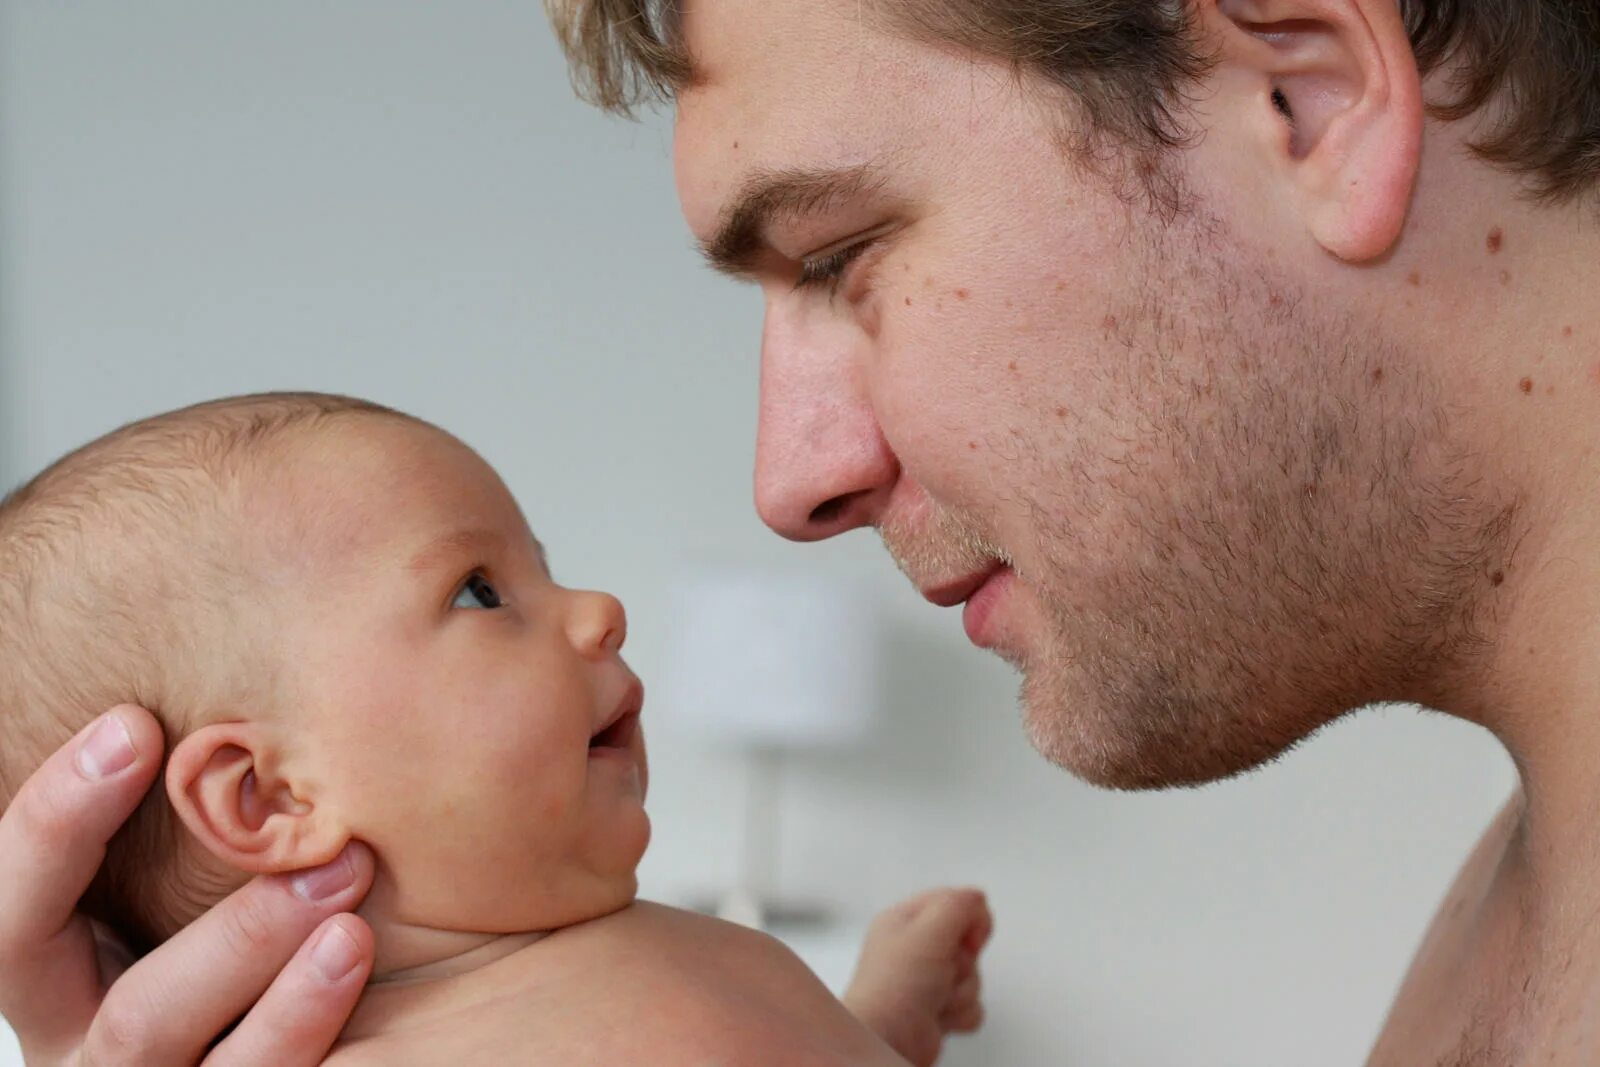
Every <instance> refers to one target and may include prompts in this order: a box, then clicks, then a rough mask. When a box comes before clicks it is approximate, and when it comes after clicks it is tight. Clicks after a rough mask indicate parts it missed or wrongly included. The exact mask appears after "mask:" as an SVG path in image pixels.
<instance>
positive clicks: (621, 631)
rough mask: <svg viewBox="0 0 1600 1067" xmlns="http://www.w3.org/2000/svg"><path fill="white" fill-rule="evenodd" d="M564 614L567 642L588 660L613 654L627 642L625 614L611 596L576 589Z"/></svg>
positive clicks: (626, 617)
mask: <svg viewBox="0 0 1600 1067" xmlns="http://www.w3.org/2000/svg"><path fill="white" fill-rule="evenodd" d="M571 597H572V602H571V606H570V609H569V610H568V612H567V640H569V641H571V642H572V647H573V648H575V649H577V650H578V653H579V655H582V656H586V657H588V658H591V659H599V658H601V657H603V656H609V655H615V654H616V653H617V652H620V651H621V650H622V645H623V643H624V642H625V641H627V640H628V614H627V612H626V611H624V610H623V608H622V601H620V600H618V599H617V598H616V597H614V596H612V595H611V594H610V593H593V592H589V591H587V590H575V591H573V592H572V593H571Z"/></svg>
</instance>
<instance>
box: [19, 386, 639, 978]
mask: <svg viewBox="0 0 1600 1067" xmlns="http://www.w3.org/2000/svg"><path fill="white" fill-rule="evenodd" d="M625 628H626V622H625V620H624V616H623V613H622V608H621V605H620V604H618V603H617V602H616V600H614V599H613V598H611V597H609V596H605V595H603V594H598V593H586V592H575V591H572V590H568V589H564V588H562V587H561V586H558V585H557V584H555V582H554V581H553V580H552V579H551V577H550V574H549V571H548V569H547V567H546V564H545V560H544V554H543V550H542V549H541V548H540V546H539V544H538V542H537V541H536V540H535V539H534V537H533V534H532V533H531V532H530V531H529V529H528V526H527V523H526V521H525V520H524V518H523V517H522V514H521V512H520V511H519V510H518V508H517V505H516V503H515V501H513V500H512V498H511V495H510V493H509V492H508V491H507V490H506V488H505V486H504V485H503V484H502V483H501V481H500V479H499V478H498V477H497V476H496V475H495V473H494V471H493V470H491V469H490V468H489V466H488V465H487V464H486V463H484V461H483V460H482V459H481V458H479V457H478V456H477V455H476V454H475V453H474V452H472V451H471V450H470V449H468V448H467V447H466V446H465V445H463V444H461V443H460V442H459V441H457V440H456V439H455V438H453V437H451V436H449V435H448V434H446V433H444V432H443V431H441V430H438V429H436V428H434V427H432V426H430V425H428V424H426V423H424V422H421V421H420V420H417V419H414V418H411V417H409V416H406V415H402V414H399V413H397V412H394V411H390V410H388V409H386V408H381V407H378V406H376V405H373V404H368V403H365V402H363V401H358V400H350V399H347V398H343V397H331V396H322V395H313V394H272V395H263V396H256V397H243V398H239V399H234V400H224V401H217V402H214V403H209V404H203V405H199V406H197V407H192V408H187V409H185V410H182V411H178V412H173V413H171V414H168V415H162V416H158V417H156V418H153V419H148V420H145V421H143V422H140V423H136V424H134V425H132V426H128V427H124V428H123V429H121V430H118V431H116V432H115V433H112V434H110V435H108V436H106V437H104V438H101V439H100V440H98V441H96V442H94V443H93V444H90V445H88V446H86V447H85V448H83V449H80V450H79V451H77V452H75V453H73V454H72V455H69V456H67V457H66V458H65V459H63V460H61V461H60V462H58V463H57V464H55V465H54V466H52V467H51V468H50V469H49V470H47V471H45V472H44V473H43V474H41V475H39V476H38V477H37V478H35V479H34V480H33V481H32V482H30V483H29V484H28V485H26V486H24V487H23V488H22V489H20V490H18V491H17V492H16V493H13V494H12V495H11V496H10V497H8V498H6V500H5V501H4V502H3V503H0V807H3V805H4V804H5V803H7V802H9V800H10V798H11V796H12V795H13V794H14V793H15V791H16V789H17V787H18V786H19V785H20V784H21V782H22V781H23V780H24V779H25V778H26V777H27V776H28V775H29V774H30V773H31V772H32V771H33V770H34V769H35V768H37V767H38V766H39V764H40V763H42V762H43V760H44V759H45V757H46V756H48V755H49V753H50V752H52V751H53V750H54V749H55V748H56V747H58V746H59V745H60V744H62V743H63V742H64V741H66V739H67V738H69V737H71V736H72V734H73V733H75V732H76V731H77V730H78V729H80V728H81V727H82V726H84V725H85V724H86V723H88V722H89V721H90V720H91V719H93V718H94V717H95V716H96V715H98V714H100V713H101V712H103V711H104V710H105V709H107V708H109V707H111V706H113V705H116V704H119V703H124V702H133V703H138V704H142V705H143V706H145V707H147V708H149V709H151V710H152V711H154V712H155V713H156V714H157V716H158V717H159V718H160V719H161V721H162V724H163V726H164V728H165V730H166V734H167V744H168V749H167V751H168V760H167V767H166V774H165V789H164V790H163V789H161V788H160V787H159V786H158V787H157V788H156V789H153V790H152V791H151V795H150V797H149V798H147V800H146V801H145V803H144V804H143V806H142V807H141V808H140V810H139V812H138V813H137V815H136V816H135V817H134V819H133V820H132V821H131V822H130V823H129V825H128V826H127V827H126V828H125V829H124V830H123V831H122V833H121V834H119V835H118V837H117V838H116V839H115V840H114V841H113V842H112V845H111V848H110V850H109V851H108V853H107V856H106V862H105V864H104V866H103V868H102V870H101V872H100V875H99V877H98V878H97V880H96V883H95V886H94V888H93V890H92V891H91V893H90V895H89V897H88V898H86V900H85V907H86V908H87V909H88V910H90V911H91V913H92V914H96V915H97V916H98V917H100V918H103V919H105V920H107V921H109V922H110V923H111V924H112V925H113V926H114V927H115V928H116V929H118V930H119V931H121V932H123V933H124V935H125V936H127V937H128V938H129V939H130V940H132V941H134V942H135V943H136V944H138V945H140V946H141V947H143V946H146V945H150V944H154V943H158V942H159V941H161V940H163V939H165V938H166V937H168V936H170V935H171V934H172V933H174V932H176V931H177V930H178V929H180V928H181V927H182V926H184V925H185V924H186V923H188V922H189V921H191V920H192V919H194V918H195V917H197V916H198V915H199V914H200V913H201V912H203V911H204V910H205V909H206V908H208V907H209V906H210V905H212V904H214V903H216V902H217V901H218V900H220V899H221V898H222V897H223V896H224V895H226V894H227V893H228V892H229V891H231V890H232V889H233V888H235V887H237V886H238V885H241V884H243V882H244V881H246V880H247V879H248V878H249V877H250V876H251V875H253V874H256V873H263V872H276V871H288V870H294V869H298V868H302V867H308V866H313V865H316V864H320V863H324V862H327V861H328V860H331V859H332V858H334V857H335V856H336V855H337V854H338V853H339V851H340V850H341V849H342V848H343V846H344V845H345V843H346V842H347V841H349V840H350V839H351V838H359V839H360V840H362V841H365V842H366V843H367V844H369V845H371V846H372V848H373V850H374V852H375V853H376V855H377V859H378V881H377V882H376V883H375V886H374V890H373V895H372V897H371V898H369V902H370V903H371V905H372V906H374V907H376V908H379V909H381V910H382V912H383V913H384V915H385V916H386V917H387V918H389V919H392V920H394V921H397V922H401V923H406V924H410V925H417V926H426V927H434V928H444V929H451V930H469V931H474V932H483V933H504V932H512V931H520V930H540V929H550V928H554V927H557V926H564V925H567V924H570V923H573V922H578V921H581V920H584V919H588V918H593V917H595V916H597V915H603V914H606V913H607V912H610V911H613V910H615V909H616V908H619V907H621V906H622V905H624V904H626V903H627V902H628V901H629V900H631V899H632V897H633V895H634V892H635V890H636V888H637V883H636V881H635V875H634V871H635V867H636V866H637V864H638V861H639V858H640V857H641V855H642V854H643V852H644V848H645V844H646V842H647V841H648V838H649V821H648V819H647V818H646V816H645V814H644V808H643V792H644V786H645V776H646V771H645V758H644V743H643V738H642V736H641V735H640V733H639V731H638V724H637V712H638V710H639V707H640V700H641V697H640V690H639V687H638V683H637V681H636V680H635V679H634V677H633V675H632V674H631V673H630V672H629V671H628V669H627V667H626V666H625V665H624V664H623V662H622V660H621V658H620V655H619V650H620V648H621V645H622V642H623V638H624V636H625Z"/></svg>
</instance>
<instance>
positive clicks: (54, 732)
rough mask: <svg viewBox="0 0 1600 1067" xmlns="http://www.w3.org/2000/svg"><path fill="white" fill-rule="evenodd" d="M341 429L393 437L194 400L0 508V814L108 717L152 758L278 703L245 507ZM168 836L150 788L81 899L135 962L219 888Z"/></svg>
mask: <svg viewBox="0 0 1600 1067" xmlns="http://www.w3.org/2000/svg"><path fill="white" fill-rule="evenodd" d="M357 416H368V417H370V416H381V417H387V418H399V419H407V420H408V421H410V420H409V416H404V415H401V414H400V413H398V412H395V411H392V410H390V409H388V408H385V407H381V406H379V405H377V404H373V403H369V402H368V401H364V400H356V399H352V398H350V397H343V396H332V395H326V394H320V393H262V394H257V395H254V396H243V397H235V398H230V399H226V400H217V401H211V402H209V403H204V404H198V405H195V406H193V407H187V408H183V409H182V410H179V411H174V412H170V413H167V414H164V415H157V416H155V417H153V418H149V419H144V420H142V421H139V422H135V423H132V424H130V425H127V426H124V427H122V428H121V429H118V430H116V431H114V432H112V433H110V434H107V435H106V436H104V437H102V438H100V439H98V440H96V441H94V442H92V443H91V444H88V445H85V446H84V447H82V448H80V449H78V450H77V451H75V452H73V453H71V454H70V455H67V456H66V457H64V458H63V459H61V460H59V461H57V462H56V463H54V464H52V465H51V466H50V467H49V468H48V469H46V470H45V471H44V472H43V473H41V474H39V475H38V476H37V477H35V478H34V479H33V480H32V481H30V482H28V483H27V484H25V485H24V486H22V487H21V488H20V489H17V490H16V491H15V492H13V493H11V494H9V495H8V496H6V497H5V498H4V500H0V811H3V810H4V809H5V807H6V806H7V805H9V804H10V802H11V799H12V798H13V797H14V796H15V795H16V791H17V789H18V788H19V787H20V786H21V784H22V782H23V781H24V780H26V778H27V777H28V776H29V775H30V774H32V773H33V771H34V770H36V769H37V768H38V767H39V765H40V764H41V763H43V762H44V760H45V759H46V758H47V757H48V756H49V755H50V754H51V753H52V752H53V751H55V750H56V749H57V748H59V747H60V746H61V745H62V744H64V743H65V742H66V741H67V740H68V739H69V738H71V737H72V736H73V735H74V734H76V733H77V732H78V731H79V730H81V729H82V728H83V727H84V726H86V725H87V724H88V723H89V722H91V721H92V720H93V719H94V718H95V717H96V716H98V715H100V714H102V713H103V712H105V711H107V710H108V709H110V708H112V707H114V706H116V705H118V704H122V703H136V704H140V705H142V706H144V707H146V708H149V709H150V710H151V711H152V712H154V713H155V714H156V716H157V717H158V718H159V719H160V720H161V724H162V728H163V730H164V732H165V734H166V743H167V751H168V752H170V751H171V749H172V746H173V745H174V744H175V743H176V742H177V741H178V740H180V739H181V738H182V737H183V736H184V735H185V734H186V733H187V732H189V731H190V730H192V729H194V728H196V727H198V726H201V725H204V723H205V721H206V720H207V717H208V716H210V715H219V716H220V715H224V714H225V715H227V716H228V717H239V718H247V717H249V716H250V715H251V714H252V713H253V712H262V711H265V710H268V709H270V708H271V707H273V706H275V705H276V704H277V703H278V702H279V701H280V700H282V699H284V695H283V692H282V686H283V682H284V679H283V665H282V664H281V663H279V662H276V657H274V656H273V654H272V651H271V650H272V648H273V645H274V640H273V637H274V630H275V628H276V626H277V624H278V623H279V622H281V620H280V619H278V618H277V617H276V615H275V611H276V609H275V607H274V602H273V598H272V597H270V596H269V595H267V594H268V592H269V590H268V588H267V587H268V585H269V584H270V583H268V582H266V581H263V580H262V576H261V575H259V574H252V573H250V570H251V568H250V567H249V566H248V565H247V563H246V560H247V558H249V557H250V555H251V553H250V552H248V551H247V550H246V546H247V545H249V544H251V543H252V542H251V536H252V533H253V527H254V526H255V525H257V524H258V523H260V521H261V519H262V516H261V515H260V514H259V513H257V514H254V515H253V514H252V500H253V494H254V493H255V492H256V490H257V489H259V487H260V485H261V484H262V483H263V481H264V479H265V478H266V477H267V476H269V475H270V473H271V470H272V460H273V458H274V456H275V455H277V454H278V450H277V446H280V445H282V444H284V443H286V442H287V439H288V438H290V437H291V436H297V435H299V434H300V433H302V432H306V431H309V430H312V429H314V428H316V427H317V426H319V425H323V424H327V423H330V422H333V421H336V420H341V419H348V418H351V417H357ZM180 829H181V828H180V827H179V826H178V825H177V824H176V818H175V816H174V814H173V812H172V809H171V807H170V805H169V804H168V802H167V798H166V789H165V787H164V785H163V784H162V783H161V781H160V780H158V781H157V783H156V785H155V786H154V787H153V788H152V789H151V790H150V794H149V796H147V797H146V798H145V800H144V802H143V803H142V804H141V805H140V807H139V809H138V811H137V812H135V814H134V816H133V818H132V819H130V820H129V822H128V824H127V825H126V826H124V827H123V829H122V830H121V831H120V832H119V833H118V834H117V835H116V837H115V838H113V839H112V841H111V843H110V846H109V848H108V849H107V852H106V858H105V862H104V863H103V864H102V866H101V869H100V872H99V874H98V875H97V876H96V878H95V881H94V884H93V886H92V888H91V889H90V891H89V893H88V895H87V896H86V897H85V898H84V901H83V904H82V907H83V909H84V910H85V911H86V912H88V913H89V914H90V915H91V916H93V917H94V918H97V919H100V920H102V921H104V922H106V923H108V924H110V925H111V927H112V928H113V929H114V930H116V931H117V932H118V933H119V934H120V935H121V936H122V937H123V938H124V939H125V940H126V941H128V942H129V944H130V945H131V946H132V947H133V948H134V949H135V950H136V951H142V950H146V949H148V948H150V947H153V946H154V945H156V944H159V943H160V942H161V941H163V940H165V939H166V938H167V937H170V936H171V935H172V934H173V933H175V932H176V931H177V930H178V929H180V928H182V927H183V926H184V925H185V924H186V923H187V922H188V921H190V920H192V919H193V918H194V917H196V916H198V915H199V914H200V913H201V912H203V911H204V910H205V909H206V907H208V906H209V905H210V904H211V903H214V902H215V900H216V899H219V898H220V896H221V895H223V893H225V892H226V891H227V890H228V889H229V888H232V887H231V886H229V885H219V884H216V880H215V879H214V878H206V877H203V876H200V875H198V874H197V873H196V870H197V868H196V867H195V865H193V864H190V863H187V862H186V857H185V855H184V850H185V849H186V848H187V847H188V845H187V844H186V842H185V840H184V835H183V834H182V833H180V832H179V831H180ZM243 880H244V879H243V876H241V877H240V878H239V881H240V882H242V881H243Z"/></svg>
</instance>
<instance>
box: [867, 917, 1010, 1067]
mask: <svg viewBox="0 0 1600 1067" xmlns="http://www.w3.org/2000/svg"><path fill="white" fill-rule="evenodd" d="M993 928H994V920H993V919H992V918H991V917H990V915H989V905H988V903H987V902H986V901H985V900H984V896H983V894H982V893H981V892H979V891H978V890H976V889H932V890H929V891H928V892H926V893H922V894H919V895H918V896H915V897H912V898H911V899H910V900H907V901H904V902H902V903H900V904H896V905H895V906H894V907H892V908H890V909H888V910H887V911H885V912H883V913H881V914H880V915H879V916H878V917H877V918H876V919H874V920H873V921H872V927H871V929H869V930H868V931H867V940H866V944H865V945H863V946H862V948H861V962H860V963H858V964H857V965H856V975H855V978H854V979H853V980H852V981H851V982H850V990H849V992H847V993H846V994H845V995H844V1002H845V1005H846V1006H847V1007H849V1008H850V1010H851V1011H852V1012H854V1013H855V1015H856V1018H858V1019H860V1020H861V1021H862V1022H864V1023H866V1024H867V1026H869V1027H871V1028H872V1030H873V1031H875V1032H876V1033H877V1034H878V1036H879V1037H881V1038H883V1039H884V1040H885V1041H886V1042H888V1043H889V1045H890V1046H891V1047H892V1048H893V1049H894V1050H895V1051H896V1052H898V1053H900V1055H902V1056H904V1057H905V1058H906V1059H908V1060H910V1061H911V1062H912V1063H913V1064H916V1065H917V1067H929V1065H931V1064H933V1063H934V1062H936V1061H937V1060H938V1059H939V1050H940V1049H941V1048H942V1047H943V1046H944V1038H945V1035H946V1034H949V1033H956V1032H959V1033H968V1032H971V1031H973V1030H976V1029H977V1028H978V1027H979V1026H980V1025H981V1024H982V1023H983V1003H982V1001H981V1000H980V999H979V997H978V992H979V982H978V953H980V952H982V951H983V946H984V944H985V943H986V942H987V941H988V940H989V933H990V931H991V930H992V929H993Z"/></svg>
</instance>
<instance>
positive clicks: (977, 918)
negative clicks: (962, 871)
mask: <svg viewBox="0 0 1600 1067" xmlns="http://www.w3.org/2000/svg"><path fill="white" fill-rule="evenodd" d="M988 911H989V909H988V905H987V904H986V903H985V902H984V899H983V894H982V893H981V892H979V891H978V890H976V889H944V890H937V891H936V893H935V894H933V895H931V899H929V900H928V901H927V902H926V903H925V904H924V905H923V907H922V909H921V910H920V912H919V913H918V914H917V917H916V922H917V923H918V924H919V925H920V926H922V927H923V928H924V929H925V930H926V931H927V934H928V936H929V937H932V938H936V939H938V940H939V941H942V942H944V943H945V944H950V945H957V944H959V945H966V944H967V943H968V942H969V940H970V931H971V930H972V929H973V928H974V927H975V926H977V927H981V926H982V925H983V924H986V923H988V922H989V919H988Z"/></svg>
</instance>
